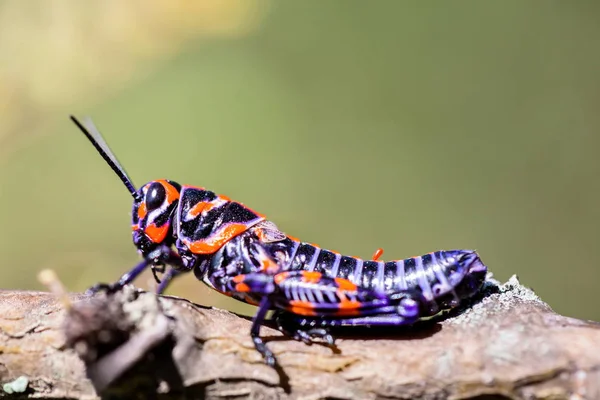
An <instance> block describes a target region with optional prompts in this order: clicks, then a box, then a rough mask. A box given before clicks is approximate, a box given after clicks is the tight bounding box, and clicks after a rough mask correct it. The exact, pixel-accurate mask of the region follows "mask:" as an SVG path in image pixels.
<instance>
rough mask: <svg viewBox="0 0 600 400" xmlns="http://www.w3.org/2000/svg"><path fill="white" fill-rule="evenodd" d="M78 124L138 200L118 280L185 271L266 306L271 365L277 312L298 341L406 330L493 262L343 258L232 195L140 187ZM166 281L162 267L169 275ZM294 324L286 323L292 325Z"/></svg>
mask: <svg viewBox="0 0 600 400" xmlns="http://www.w3.org/2000/svg"><path fill="white" fill-rule="evenodd" d="M71 119H72V120H73V122H74V123H75V124H76V125H77V126H78V127H79V129H81V131H82V132H83V133H84V134H85V136H86V137H87V138H88V139H89V140H90V142H91V143H92V145H93V146H94V147H95V148H96V150H97V151H98V152H99V153H100V155H101V156H102V158H104V160H105V161H106V162H107V163H108V165H109V166H110V167H111V168H112V170H113V171H114V172H115V173H116V174H117V176H118V177H119V178H120V179H121V181H122V182H123V183H124V184H125V187H127V189H128V190H129V193H130V194H131V196H132V197H133V210H132V235H133V242H134V244H135V246H136V247H137V249H138V252H139V253H140V255H141V256H142V258H143V259H142V261H141V262H140V263H139V264H138V265H136V266H135V267H134V268H133V269H131V270H130V271H128V272H127V273H125V274H124V275H123V276H121V278H120V279H119V280H118V281H117V282H116V283H114V284H110V285H107V284H99V285H96V286H95V287H94V288H92V291H95V290H99V289H107V290H117V289H119V288H121V287H123V286H124V285H126V284H129V283H131V282H132V281H133V280H134V279H135V278H136V277H137V276H138V275H139V274H140V273H141V272H142V271H144V270H145V269H146V268H151V269H152V271H153V273H154V276H155V278H156V279H157V282H158V283H159V284H158V287H157V292H158V293H162V292H163V291H164V290H165V289H166V288H167V286H168V285H169V283H170V282H171V281H172V280H173V279H174V278H175V277H176V276H178V275H180V274H182V273H185V272H190V271H193V273H194V274H195V276H196V277H197V278H198V279H199V280H202V281H204V282H205V283H206V284H207V285H209V286H210V287H212V288H214V289H216V290H218V291H219V292H222V293H225V294H228V295H230V296H232V297H234V298H236V299H238V300H241V301H244V302H247V303H250V304H254V305H257V306H258V311H257V313H256V315H255V316H254V319H253V322H252V327H251V331H250V334H251V336H252V339H253V341H254V344H255V346H256V349H257V350H258V351H259V352H260V354H262V356H263V357H264V359H265V361H266V363H267V364H269V365H271V366H274V365H275V362H276V361H275V357H274V355H273V353H272V352H271V351H270V350H269V349H268V348H267V347H266V345H265V344H264V343H263V341H262V340H261V338H260V335H259V331H260V327H261V325H262V323H263V322H264V320H265V315H266V313H267V311H268V310H270V309H275V310H277V311H278V315H279V319H278V322H279V324H278V325H279V328H280V329H281V330H282V331H283V332H284V333H286V334H288V335H290V336H292V337H294V338H295V339H298V340H302V341H305V342H311V341H312V340H313V339H314V338H320V339H324V340H325V341H326V342H328V343H330V344H333V337H332V336H331V335H330V334H329V332H328V328H330V327H333V326H363V325H371V326H373V325H379V326H400V325H408V324H412V323H414V322H416V321H417V320H419V319H421V318H424V317H428V316H432V315H434V314H436V313H438V312H439V311H440V310H443V309H449V308H453V307H456V306H457V305H458V304H459V303H460V302H461V301H462V300H464V299H467V298H469V297H471V296H473V295H474V294H475V293H477V292H478V291H479V289H480V288H481V286H482V284H483V282H484V280H485V276H486V272H487V268H486V266H485V265H484V264H483V263H482V262H481V260H480V259H479V256H478V255H477V253H476V252H474V251H471V250H451V251H436V252H432V253H429V254H426V255H424V256H418V257H411V258H408V259H405V260H393V261H380V260H379V256H380V255H381V250H378V251H377V252H376V254H375V255H374V257H373V260H362V259H360V258H358V257H350V256H345V255H341V254H339V253H337V252H334V251H331V250H326V249H322V248H320V247H318V246H316V245H314V244H310V243H306V242H302V241H300V240H299V239H296V238H294V237H292V236H289V235H286V234H284V233H283V232H281V231H280V230H279V229H278V228H277V226H276V225H275V224H274V223H272V222H270V221H268V220H266V218H265V217H264V216H263V215H261V214H259V213H257V212H256V211H253V210H251V209H250V208H248V207H246V206H244V205H243V204H242V203H239V202H236V201H233V200H231V199H229V198H228V197H226V196H222V195H217V194H215V193H214V192H212V191H210V190H207V189H204V188H201V187H194V186H188V185H179V184H178V183H176V182H173V181H170V180H166V179H159V180H155V181H151V182H149V183H146V184H145V185H143V186H141V187H140V188H139V189H136V188H135V186H134V185H133V183H132V181H131V179H130V178H129V177H128V176H127V174H126V172H125V170H124V169H123V167H121V165H120V164H119V162H118V160H117V159H116V157H115V156H114V155H113V154H112V152H111V151H110V149H109V147H108V146H107V145H106V142H105V141H104V140H103V139H102V136H101V135H100V133H99V131H98V130H97V129H96V127H95V126H94V124H93V123H92V122H91V120H88V121H87V124H86V126H84V125H83V124H81V123H80V122H79V121H78V120H77V119H76V118H74V117H71ZM165 266H170V267H171V268H169V269H167V270H166V272H165V273H164V275H163V276H162V280H159V279H158V277H157V276H156V272H157V271H158V272H163V271H165ZM284 321H285V322H284Z"/></svg>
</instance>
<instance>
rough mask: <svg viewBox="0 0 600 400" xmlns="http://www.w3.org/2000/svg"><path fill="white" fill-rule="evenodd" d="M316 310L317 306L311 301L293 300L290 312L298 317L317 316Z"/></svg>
mask: <svg viewBox="0 0 600 400" xmlns="http://www.w3.org/2000/svg"><path fill="white" fill-rule="evenodd" d="M314 308H315V305H314V304H313V303H311V302H310V301H303V300H292V301H290V307H289V311H291V312H293V313H294V314H298V315H304V316H315V315H317V313H316V312H315V310H314Z"/></svg>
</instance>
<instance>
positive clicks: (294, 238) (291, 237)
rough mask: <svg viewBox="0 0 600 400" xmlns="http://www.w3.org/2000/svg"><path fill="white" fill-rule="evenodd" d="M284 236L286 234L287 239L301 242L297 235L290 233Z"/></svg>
mask: <svg viewBox="0 0 600 400" xmlns="http://www.w3.org/2000/svg"><path fill="white" fill-rule="evenodd" d="M286 236H287V238H288V239H290V240H293V241H296V242H301V240H300V239H298V238H297V237H295V236H292V235H286Z"/></svg>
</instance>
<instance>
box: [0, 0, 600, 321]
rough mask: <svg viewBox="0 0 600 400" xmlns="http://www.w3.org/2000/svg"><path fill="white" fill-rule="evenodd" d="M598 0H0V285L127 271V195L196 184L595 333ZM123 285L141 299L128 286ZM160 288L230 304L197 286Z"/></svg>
mask: <svg viewBox="0 0 600 400" xmlns="http://www.w3.org/2000/svg"><path fill="white" fill-rule="evenodd" d="M599 20H600V3H598V2H595V1H578V2H558V1H530V2H522V1H504V2H436V3H432V2H427V3H422V2H411V3H409V2H398V1H392V0H390V1H383V0H382V1H375V2H364V1H347V0H339V1H333V0H328V1H318V0H313V1H267V0H237V1H235V0H228V1H225V0H223V1H217V0H214V1H207V0H204V1H197V2H189V1H168V0H164V1H163V0H152V1H150V0H149V1H147V2H127V3H122V2H119V1H116V0H111V1H106V2H78V1H75V0H71V1H69V0H64V1H55V2H44V1H37V2H35V1H32V2H22V1H19V0H13V1H10V0H8V1H7V0H4V1H0V50H1V51H0V57H1V59H2V62H1V63H0V109H1V113H0V115H1V116H2V117H1V118H0V223H1V227H2V229H1V230H0V254H1V256H2V270H3V274H2V281H1V283H0V285H1V286H2V287H4V288H23V289H40V288H41V285H40V284H39V283H38V282H37V280H36V273H37V271H39V270H40V269H42V268H53V269H55V270H56V271H57V272H58V274H59V276H60V278H61V279H62V280H63V282H64V283H65V285H66V286H67V287H68V288H69V289H71V290H83V289H85V288H86V287H88V286H90V285H91V284H93V283H95V282H98V281H114V280H115V279H116V278H117V277H118V276H119V275H120V274H121V273H122V272H124V271H125V270H126V269H127V268H129V267H130V266H131V265H133V264H134V263H135V262H136V261H137V254H136V252H135V249H134V247H133V245H132V243H131V238H130V226H129V223H130V221H129V213H130V207H131V198H130V196H129V194H128V193H127V191H126V190H125V189H124V187H123V186H122V184H121V183H120V182H119V180H118V179H117V178H116V177H115V176H114V174H113V173H112V172H111V171H110V169H109V168H108V167H107V166H106V165H105V164H104V163H103V161H102V160H101V158H100V157H99V156H98V155H97V154H96V153H95V151H94V150H93V148H92V147H91V146H90V145H89V143H87V142H86V140H85V139H84V138H83V137H82V135H81V134H80V133H79V132H78V130H77V129H76V128H75V126H73V125H72V124H71V122H70V121H69V120H68V118H67V117H68V114H70V113H74V114H76V115H80V116H83V115H90V116H92V117H93V118H94V120H95V122H96V124H97V125H98V127H99V128H100V130H101V131H102V132H103V134H104V136H105V138H106V140H107V141H108V143H109V144H110V146H111V147H112V149H113V150H114V152H115V153H116V154H117V156H118V157H119V159H120V160H121V162H122V163H123V165H124V166H125V168H126V169H127V170H128V172H129V174H130V176H131V177H132V178H133V180H134V182H135V183H136V184H137V185H141V184H143V183H144V182H146V181H148V180H152V179H157V178H169V179H173V180H176V181H178V182H180V183H183V184H191V185H201V186H205V187H207V188H211V189H212V190H214V191H216V192H218V193H222V194H226V195H228V196H229V197H232V198H234V199H236V200H239V201H242V202H244V203H245V204H247V205H249V206H250V207H252V208H254V209H256V210H257V211H260V212H262V213H265V214H267V216H269V217H270V218H271V219H272V220H273V221H275V222H276V223H277V224H278V226H279V227H280V228H281V229H282V230H283V231H285V232H287V233H289V234H291V235H294V236H298V237H300V238H303V239H304V240H307V241H310V242H317V243H319V244H320V245H322V246H323V247H326V248H332V249H335V250H338V251H340V252H342V253H346V254H351V255H360V256H363V257H369V256H370V255H371V254H372V253H373V251H374V250H375V249H376V248H377V247H383V248H384V249H385V254H384V258H385V259H396V258H404V257H409V256H412V255H417V254H422V253H426V252H429V251H432V250H436V249H450V248H475V249H477V250H478V251H479V252H480V254H481V257H482V259H483V260H484V262H485V263H486V264H487V265H488V266H489V268H490V270H491V271H492V272H493V273H494V275H495V277H496V278H498V279H501V280H505V279H507V278H508V277H510V276H511V275H512V274H517V275H518V276H519V277H520V279H521V281H522V282H523V283H524V284H525V285H527V286H530V287H532V288H534V289H535V290H536V292H537V293H538V294H539V295H540V296H541V297H542V298H543V299H545V300H546V301H548V302H549V303H550V305H551V306H552V307H553V308H554V309H555V310H556V311H558V312H560V313H565V314H567V315H571V316H576V317H582V318H589V319H596V320H600V310H599V309H598V307H596V304H597V303H598V292H597V287H598V281H599V280H600V266H599V265H598V261H597V260H598V249H597V248H596V246H597V244H598V241H599V239H600V230H599V229H600V228H599V225H600V211H599V208H598V205H599V203H600V201H599V200H600V179H599V177H600V157H599V152H598V151H599V150H600V137H599V135H598V131H599V129H600V112H599V109H600V73H599V71H600V51H599V50H600V24H599V23H598V21H599ZM137 284H138V285H139V286H143V287H148V286H151V285H152V278H151V277H150V276H149V275H146V276H144V277H143V278H141V279H140V280H139V281H137ZM170 293H172V294H177V295H180V296H186V297H189V298H191V299H193V300H194V301H197V302H200V303H203V304H211V305H217V306H221V307H228V308H231V309H234V310H236V311H244V312H250V311H251V309H250V308H249V306H244V307H246V308H243V307H242V306H240V305H239V304H237V303H235V302H233V301H230V300H229V299H226V298H225V297H224V296H221V295H219V294H217V293H216V292H211V291H208V290H207V289H206V288H205V287H204V285H203V284H201V283H200V282H198V281H196V280H195V279H194V277H193V276H191V275H190V276H186V277H184V278H181V279H180V280H179V281H178V282H177V283H176V284H175V285H174V286H173V287H172V289H171V290H170Z"/></svg>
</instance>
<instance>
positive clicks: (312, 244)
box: [309, 243, 321, 249]
mask: <svg viewBox="0 0 600 400" xmlns="http://www.w3.org/2000/svg"><path fill="white" fill-rule="evenodd" d="M309 244H310V245H311V246H315V247H317V248H319V249H320V248H321V246H319V245H318V244H316V243H309Z"/></svg>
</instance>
